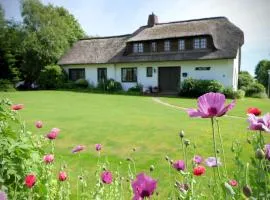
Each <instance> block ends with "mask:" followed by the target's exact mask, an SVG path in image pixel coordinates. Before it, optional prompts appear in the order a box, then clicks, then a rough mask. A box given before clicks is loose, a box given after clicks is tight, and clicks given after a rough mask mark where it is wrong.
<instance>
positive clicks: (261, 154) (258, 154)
mask: <svg viewBox="0 0 270 200" xmlns="http://www.w3.org/2000/svg"><path fill="white" fill-rule="evenodd" d="M255 157H256V158H258V159H260V160H261V159H263V158H264V157H265V153H264V151H263V150H262V149H257V151H256V153H255Z"/></svg>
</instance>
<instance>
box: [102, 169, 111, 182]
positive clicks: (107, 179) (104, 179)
mask: <svg viewBox="0 0 270 200" xmlns="http://www.w3.org/2000/svg"><path fill="white" fill-rule="evenodd" d="M100 178H101V180H102V182H103V183H105V184H111V183H112V180H113V178H112V173H111V172H110V171H105V172H102V174H101V175H100Z"/></svg>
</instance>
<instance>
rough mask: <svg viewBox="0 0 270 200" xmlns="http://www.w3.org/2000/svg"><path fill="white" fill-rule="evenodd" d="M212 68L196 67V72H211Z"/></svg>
mask: <svg viewBox="0 0 270 200" xmlns="http://www.w3.org/2000/svg"><path fill="white" fill-rule="evenodd" d="M210 69H211V67H195V70H197V71H205V70H210Z"/></svg>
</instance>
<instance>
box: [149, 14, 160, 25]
mask: <svg viewBox="0 0 270 200" xmlns="http://www.w3.org/2000/svg"><path fill="white" fill-rule="evenodd" d="M157 23H158V16H156V15H155V14H154V13H152V14H151V15H149V16H148V22H147V25H148V26H150V27H152V26H154V25H155V24H157Z"/></svg>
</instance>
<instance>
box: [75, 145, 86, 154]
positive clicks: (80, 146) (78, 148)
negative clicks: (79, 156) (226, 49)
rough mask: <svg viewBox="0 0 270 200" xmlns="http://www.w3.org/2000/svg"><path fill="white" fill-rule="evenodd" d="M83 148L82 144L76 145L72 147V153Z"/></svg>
mask: <svg viewBox="0 0 270 200" xmlns="http://www.w3.org/2000/svg"><path fill="white" fill-rule="evenodd" d="M84 149H85V146H84V145H78V146H76V147H75V148H73V149H72V153H77V152H80V151H82V150H84Z"/></svg>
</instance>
